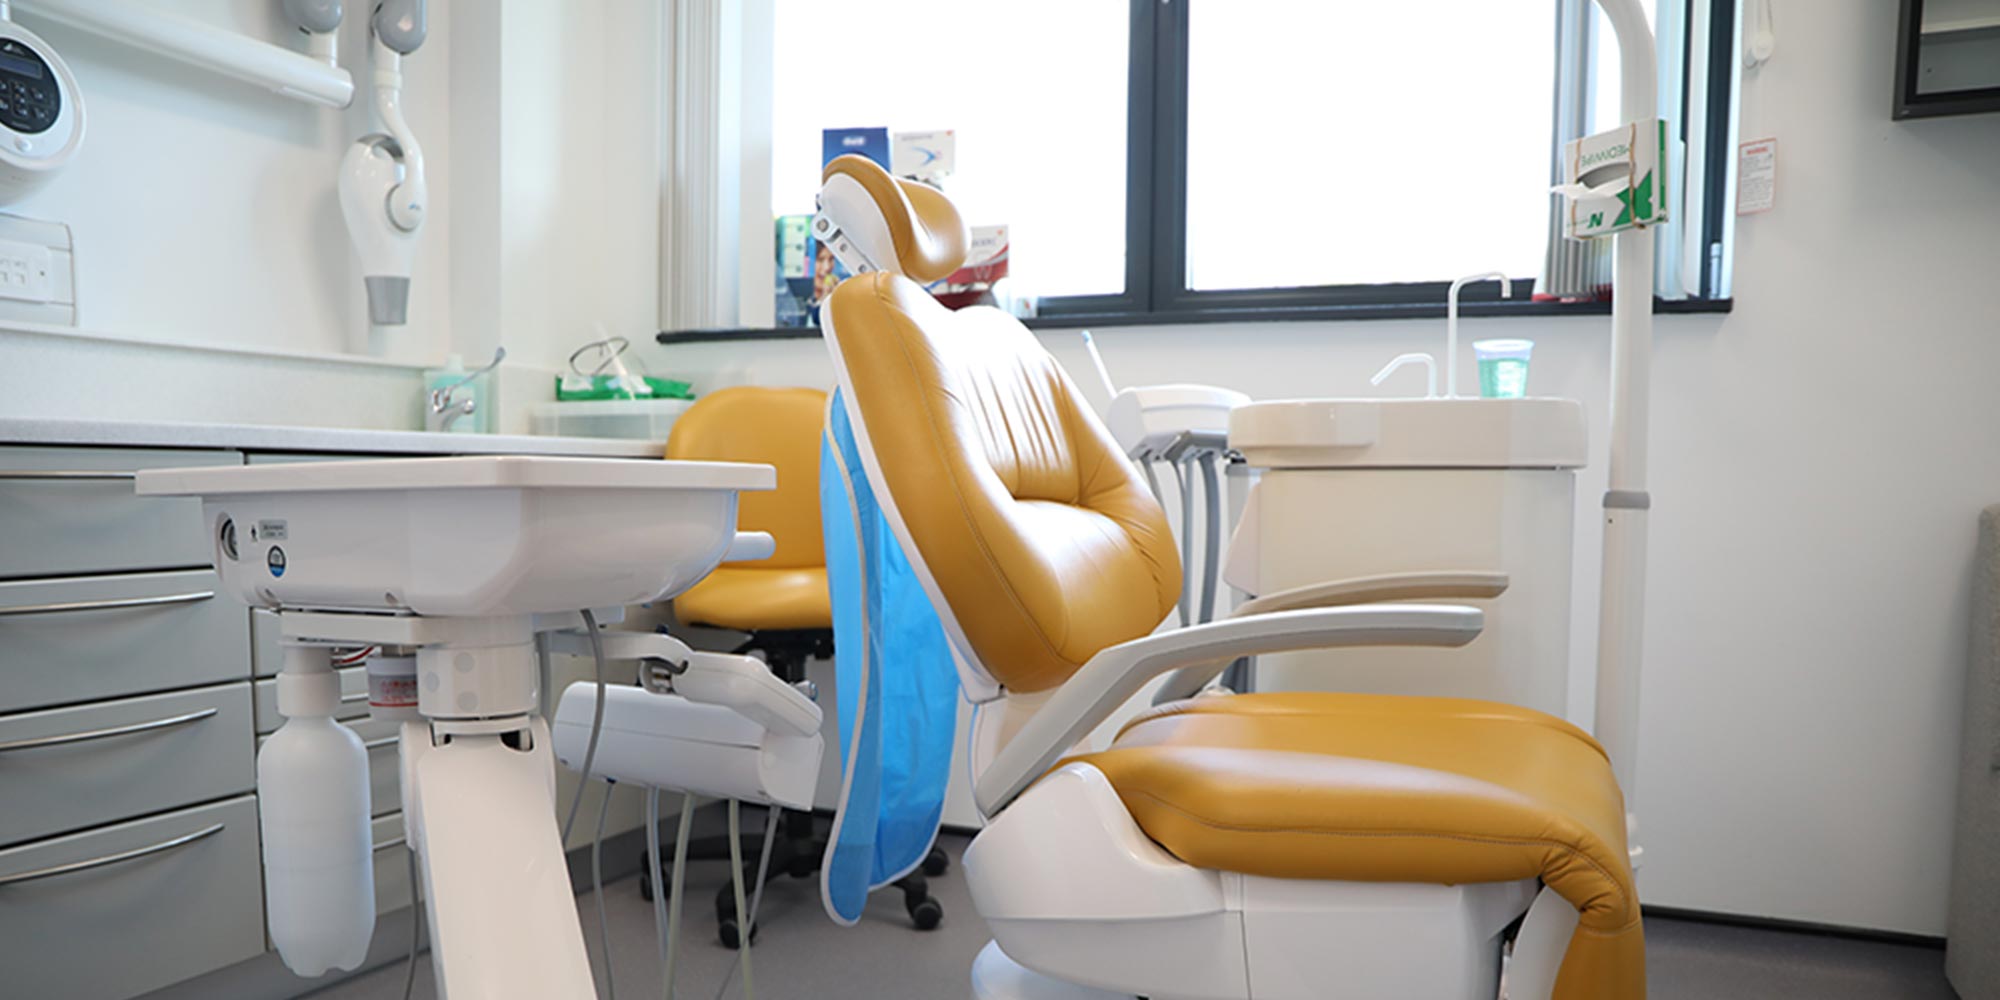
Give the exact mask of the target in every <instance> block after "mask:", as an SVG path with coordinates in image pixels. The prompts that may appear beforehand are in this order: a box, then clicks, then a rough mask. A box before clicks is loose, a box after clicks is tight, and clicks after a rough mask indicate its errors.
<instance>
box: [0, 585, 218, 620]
mask: <svg viewBox="0 0 2000 1000" xmlns="http://www.w3.org/2000/svg"><path fill="white" fill-rule="evenodd" d="M214 597H215V591H213V590H191V591H188V592H187V593H185V594H162V595H160V596H158V597H120V598H116V599H114V600H108V601H70V602H68V603H65V604H23V605H19V606H17V607H11V608H0V617H6V616H9V615H52V614H58V613H61V612H65V611H111V610H115V609H117V608H151V607H158V606H160V605H163V604H194V603H196V602H197V601H207V600H213V599H214Z"/></svg>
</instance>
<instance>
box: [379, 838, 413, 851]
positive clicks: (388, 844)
mask: <svg viewBox="0 0 2000 1000" xmlns="http://www.w3.org/2000/svg"><path fill="white" fill-rule="evenodd" d="M405 839H406V838H403V837H390V838H389V839H388V840H385V841H383V842H381V843H379V844H376V845H375V849H376V850H378V851H386V850H389V849H390V848H394V847H401V846H403V844H404V843H405Z"/></svg>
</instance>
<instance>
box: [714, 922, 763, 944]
mask: <svg viewBox="0 0 2000 1000" xmlns="http://www.w3.org/2000/svg"><path fill="white" fill-rule="evenodd" d="M715 929H716V931H717V932H718V934H719V936H720V937H721V938H722V946H723V947H724V948H727V949H729V950H730V951H735V950H736V949H738V948H740V947H742V946H743V931H742V928H740V927H738V926H737V923H736V920H735V919H734V918H727V919H724V920H723V921H721V922H720V923H718V924H717V925H716V928H715ZM750 943H751V944H753V945H754V944H756V943H757V928H756V927H755V926H754V925H753V926H752V927H751V928H750Z"/></svg>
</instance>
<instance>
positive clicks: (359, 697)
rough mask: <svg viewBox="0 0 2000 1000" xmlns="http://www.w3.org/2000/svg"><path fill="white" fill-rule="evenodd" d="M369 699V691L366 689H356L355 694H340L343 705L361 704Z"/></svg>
mask: <svg viewBox="0 0 2000 1000" xmlns="http://www.w3.org/2000/svg"><path fill="white" fill-rule="evenodd" d="M367 700H368V692H366V691H356V692H354V693H353V694H344V695H341V696H340V703H341V704H343V705H359V704H361V703H362V702H364V701H367Z"/></svg>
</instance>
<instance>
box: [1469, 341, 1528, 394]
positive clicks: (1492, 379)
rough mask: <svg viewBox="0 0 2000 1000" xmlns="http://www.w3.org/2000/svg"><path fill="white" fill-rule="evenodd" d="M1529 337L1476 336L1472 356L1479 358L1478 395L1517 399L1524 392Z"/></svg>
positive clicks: (1526, 383)
mask: <svg viewBox="0 0 2000 1000" xmlns="http://www.w3.org/2000/svg"><path fill="white" fill-rule="evenodd" d="M1534 352H1535V342H1534V341H1532V340H1476V341H1473V343H1472V356H1473V357H1475V358H1477V359H1478V360H1479V395H1481V396H1482V397H1485V398H1486V399H1520V398H1522V397H1523V396H1526V395H1527V394H1528V359H1529V357H1530V356H1531V355H1533V354H1534Z"/></svg>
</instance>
